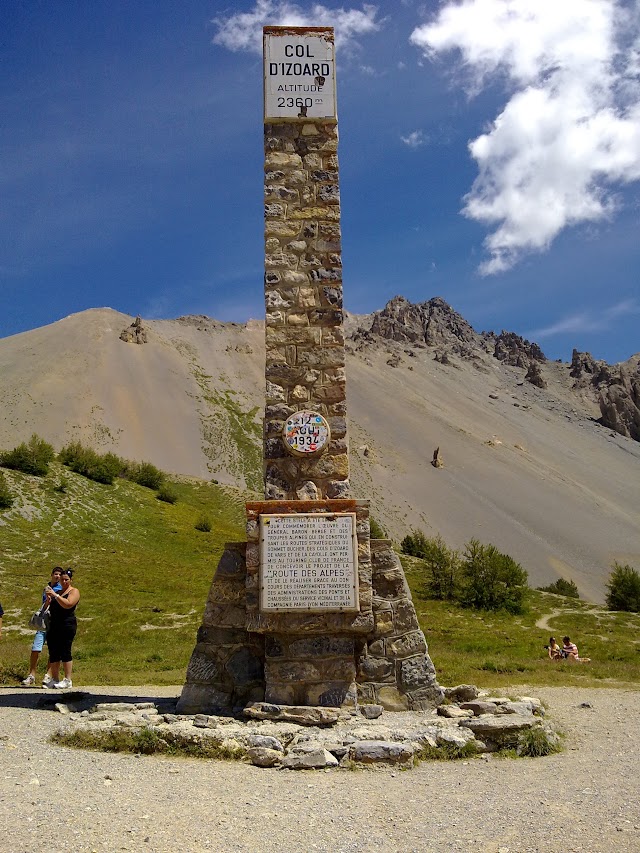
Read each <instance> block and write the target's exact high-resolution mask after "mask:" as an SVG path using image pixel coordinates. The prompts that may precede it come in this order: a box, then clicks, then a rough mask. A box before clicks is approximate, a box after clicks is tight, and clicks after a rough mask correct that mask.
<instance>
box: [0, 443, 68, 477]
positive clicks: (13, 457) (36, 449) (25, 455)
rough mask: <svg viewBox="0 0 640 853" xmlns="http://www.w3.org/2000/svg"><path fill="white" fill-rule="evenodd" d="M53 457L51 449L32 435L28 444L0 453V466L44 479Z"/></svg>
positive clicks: (53, 452) (53, 453)
mask: <svg viewBox="0 0 640 853" xmlns="http://www.w3.org/2000/svg"><path fill="white" fill-rule="evenodd" d="M55 455H56V454H55V451H54V449H53V447H52V446H51V445H50V444H48V443H47V442H46V441H45V440H44V439H42V438H40V437H39V436H37V435H36V434H35V433H34V434H33V435H32V436H31V438H30V439H29V441H28V442H26V443H25V442H22V444H19V445H18V446H17V447H14V448H13V450H6V451H5V452H4V453H0V465H2V466H3V467H4V468H11V469H12V470H14V471H22V472H23V473H24V474H34V475H35V476H36V477H44V476H45V475H46V474H48V473H49V463H50V462H51V460H52V459H53V457H54V456H55Z"/></svg>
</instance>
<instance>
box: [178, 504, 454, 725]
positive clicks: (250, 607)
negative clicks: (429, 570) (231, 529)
mask: <svg viewBox="0 0 640 853" xmlns="http://www.w3.org/2000/svg"><path fill="white" fill-rule="evenodd" d="M314 513H318V514H321V515H322V518H323V519H325V518H328V519H330V520H333V519H334V516H335V517H339V518H345V517H346V516H347V515H352V516H353V518H354V520H355V537H356V538H357V548H356V550H357V561H356V562H357V565H356V571H355V576H356V579H357V580H356V583H357V595H356V601H357V609H356V607H353V606H351V605H349V604H347V606H345V607H343V608H342V609H341V610H339V611H332V610H329V611H322V610H321V609H319V608H316V609H314V610H311V609H308V610H304V609H292V610H290V611H288V610H278V609H267V608H266V607H263V606H261V604H262V605H264V604H265V598H264V586H265V584H264V572H263V571H262V569H264V566H263V565H262V564H261V561H262V563H264V561H265V559H266V558H265V550H264V548H261V541H260V539H261V533H260V530H261V528H260V523H259V520H260V517H261V516H263V517H268V518H282V517H285V516H287V514H289V515H290V516H292V517H295V516H299V517H305V518H308V517H309V516H312V515H313V514H314ZM247 517H248V523H247V537H248V541H247V542H243V543H231V544H228V545H227V546H226V548H225V551H224V553H223V555H222V557H221V559H220V562H219V564H218V567H217V570H216V573H215V576H214V578H213V582H212V584H211V588H210V591H209V597H208V600H207V604H206V607H205V612H204V616H203V620H202V625H201V626H200V629H199V631H198V636H197V642H196V646H195V648H194V650H193V653H192V655H191V660H190V662H189V667H188V669H187V676H186V682H185V685H184V687H183V690H182V695H181V697H180V700H179V702H178V713H181V714H194V713H203V714H211V713H215V712H216V711H221V710H229V709H233V708H236V709H237V708H242V707H244V706H245V705H247V704H248V703H251V702H259V701H266V702H270V703H273V704H277V705H307V706H321V707H322V706H324V707H353V706H357V705H358V704H377V705H380V706H382V707H383V708H384V709H385V710H389V711H406V710H426V709H430V708H434V707H436V706H437V705H439V704H440V703H441V702H442V699H443V690H442V688H441V687H440V686H439V684H438V682H437V678H436V672H435V668H434V666H433V663H432V661H431V658H430V657H429V653H428V649H427V643H426V640H425V637H424V634H423V632H422V630H421V629H420V626H419V624H418V619H417V616H416V612H415V608H414V606H413V602H412V600H411V593H410V591H409V587H408V585H407V581H406V578H405V576H404V571H403V569H402V565H401V563H400V560H399V559H398V556H397V555H396V554H395V552H394V551H393V548H392V546H391V542H390V541H388V540H371V539H370V538H369V508H368V502H367V501H355V500H334V501H295V502H291V503H287V502H281V501H268V502H267V501H261V502H255V503H251V504H248V505H247ZM318 571H319V570H318ZM261 595H262V599H261ZM275 601H276V606H278V599H277V597H276V598H275ZM266 603H267V605H268V604H269V602H268V601H267V602H266ZM312 603H315V602H312Z"/></svg>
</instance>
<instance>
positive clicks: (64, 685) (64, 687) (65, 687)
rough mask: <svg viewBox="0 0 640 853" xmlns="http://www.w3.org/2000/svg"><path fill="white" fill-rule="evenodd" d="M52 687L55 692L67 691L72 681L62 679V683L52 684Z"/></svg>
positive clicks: (71, 685)
mask: <svg viewBox="0 0 640 853" xmlns="http://www.w3.org/2000/svg"><path fill="white" fill-rule="evenodd" d="M53 686H54V687H55V689H56V690H68V689H69V688H70V687H73V681H71V679H70V678H63V679H62V681H56V682H54V684H53Z"/></svg>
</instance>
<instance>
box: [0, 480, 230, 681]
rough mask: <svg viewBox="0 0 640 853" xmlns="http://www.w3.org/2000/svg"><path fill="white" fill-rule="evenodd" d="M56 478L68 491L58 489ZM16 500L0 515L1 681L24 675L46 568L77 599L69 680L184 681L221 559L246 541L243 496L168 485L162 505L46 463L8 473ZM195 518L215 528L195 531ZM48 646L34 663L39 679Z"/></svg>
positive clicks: (146, 493)
mask: <svg viewBox="0 0 640 853" xmlns="http://www.w3.org/2000/svg"><path fill="white" fill-rule="evenodd" d="M62 476H64V478H65V480H66V482H67V487H66V490H65V492H64V493H61V492H59V491H56V485H57V483H58V482H59V480H60V478H61V477H62ZM7 479H8V480H10V481H11V482H10V486H11V490H12V492H13V493H14V494H17V495H18V500H17V501H16V505H15V506H14V507H12V508H11V509H10V510H9V511H6V512H4V513H3V514H2V515H1V516H0V551H2V552H3V554H4V555H5V556H4V558H3V561H2V565H1V567H0V581H1V584H2V598H1V600H2V604H3V607H4V609H5V617H4V630H3V636H2V646H1V649H2V667H1V668H0V679H2V680H3V681H4V682H5V683H6V682H15V679H16V677H17V676H18V675H20V674H22V675H24V673H25V672H26V669H25V667H26V664H27V661H28V658H29V649H30V645H31V640H32V637H33V631H31V630H30V629H29V628H28V621H29V616H30V615H31V613H32V611H33V610H34V609H35V608H36V607H37V606H38V604H39V601H40V596H41V591H42V588H43V586H44V584H45V583H46V581H47V580H48V578H49V573H50V571H51V568H52V567H53V566H54V565H62V566H72V567H73V568H74V569H75V571H76V573H75V575H74V584H75V585H77V587H78V589H79V590H80V593H81V600H80V605H79V606H78V610H77V616H78V634H77V636H76V640H75V643H74V673H75V675H76V676H77V680H78V682H79V683H84V684H97V685H99V684H131V685H135V684H180V683H182V682H183V681H184V675H185V671H186V666H187V663H188V661H189V656H190V655H191V652H192V650H193V646H194V642H195V635H196V631H197V628H198V627H199V625H200V622H201V619H202V612H203V609H204V604H205V601H206V598H207V594H208V591H209V586H210V584H211V579H212V577H213V574H214V572H215V568H216V565H217V562H218V559H219V557H220V555H221V553H222V551H223V548H224V543H225V542H227V541H234V540H235V541H238V540H241V539H243V538H244V522H243V517H244V499H243V496H242V495H240V494H239V493H237V492H234V491H233V490H231V489H225V488H223V487H220V486H216V485H214V484H209V483H204V482H199V481H197V482H196V481H194V482H186V481H181V482H175V483H174V484H173V485H174V486H175V491H176V492H177V495H178V500H177V502H176V503H175V504H167V503H164V502H162V501H159V500H157V499H156V496H155V493H154V492H153V491H151V490H149V489H145V488H143V487H142V486H138V485H136V484H135V483H131V482H128V481H126V480H118V481H116V482H115V483H114V484H113V485H112V486H107V485H101V484H99V483H94V482H91V481H89V480H86V479H85V478H83V477H81V476H79V475H77V474H73V473H71V472H69V471H67V470H66V469H62V468H61V467H60V466H58V465H57V464H55V463H54V466H53V467H52V470H51V473H50V475H49V476H48V477H44V478H37V477H30V476H28V475H26V474H20V473H18V472H12V471H8V472H7ZM203 515H206V516H207V518H209V519H211V527H212V529H211V532H209V533H204V532H200V531H198V530H196V529H195V524H196V523H197V521H198V519H199V518H201V517H202V516H203ZM45 659H46V650H45V653H44V654H43V655H42V657H41V666H40V674H43V672H44V660H45Z"/></svg>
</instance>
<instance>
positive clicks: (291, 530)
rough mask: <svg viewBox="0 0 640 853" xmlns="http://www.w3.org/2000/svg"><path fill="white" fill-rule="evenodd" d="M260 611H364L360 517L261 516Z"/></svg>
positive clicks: (337, 515)
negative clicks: (360, 598) (360, 592)
mask: <svg viewBox="0 0 640 853" xmlns="http://www.w3.org/2000/svg"><path fill="white" fill-rule="evenodd" d="M260 609H261V610H266V611H314V612H319V611H323V612H324V611H336V612H342V611H357V610H358V609H359V605H358V543H357V539H356V516H355V513H351V512H348V513H299V514H296V515H261V516H260Z"/></svg>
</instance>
